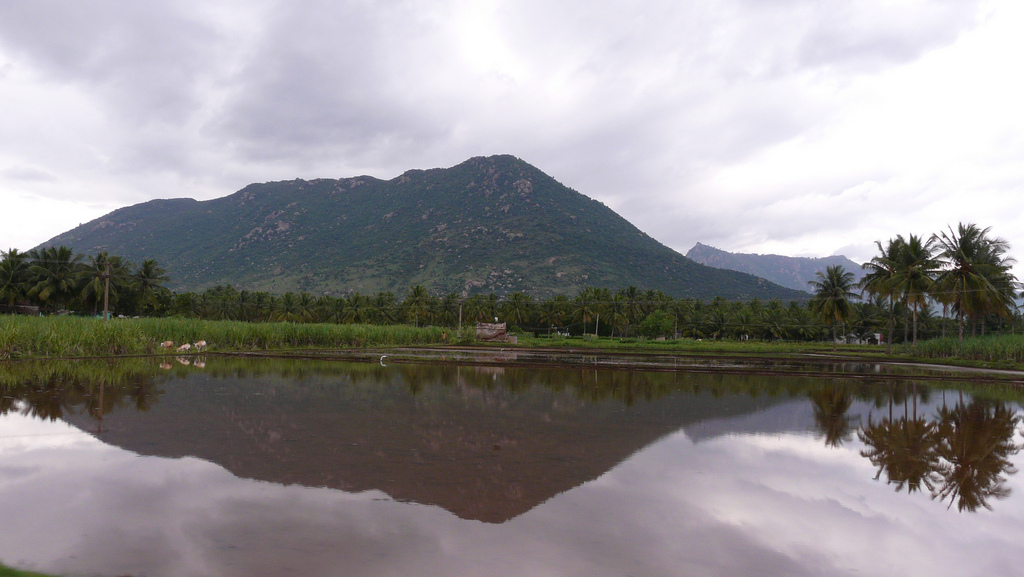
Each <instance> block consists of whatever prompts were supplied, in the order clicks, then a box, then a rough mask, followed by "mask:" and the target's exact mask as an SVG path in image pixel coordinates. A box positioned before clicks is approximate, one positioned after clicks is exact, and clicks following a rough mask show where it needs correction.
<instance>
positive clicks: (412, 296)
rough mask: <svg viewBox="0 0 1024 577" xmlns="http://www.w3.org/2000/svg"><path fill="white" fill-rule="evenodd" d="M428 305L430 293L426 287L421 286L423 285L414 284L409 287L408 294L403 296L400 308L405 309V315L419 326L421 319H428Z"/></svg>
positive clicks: (429, 311)
mask: <svg viewBox="0 0 1024 577" xmlns="http://www.w3.org/2000/svg"><path fill="white" fill-rule="evenodd" d="M430 305H431V299H430V293H428V292H427V289H425V288H423V285H416V286H414V287H412V288H411V289H409V294H407V295H406V296H405V302H403V303H402V308H403V309H405V315H406V317H407V318H410V319H412V321H413V324H415V325H416V326H419V325H420V322H421V321H422V322H427V321H429V319H430V314H431V310H430V309H431V306H430Z"/></svg>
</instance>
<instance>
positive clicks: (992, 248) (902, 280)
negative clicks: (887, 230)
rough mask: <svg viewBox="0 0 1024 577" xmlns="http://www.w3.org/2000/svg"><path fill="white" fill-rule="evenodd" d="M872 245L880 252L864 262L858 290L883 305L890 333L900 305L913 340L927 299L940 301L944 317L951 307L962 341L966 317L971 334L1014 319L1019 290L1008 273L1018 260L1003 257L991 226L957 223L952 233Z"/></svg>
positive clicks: (1002, 242)
mask: <svg viewBox="0 0 1024 577" xmlns="http://www.w3.org/2000/svg"><path fill="white" fill-rule="evenodd" d="M876 245H877V246H878V253H879V254H878V255H877V256H875V257H874V258H872V259H871V261H870V262H867V263H865V264H864V268H865V269H866V270H867V271H868V274H867V275H866V276H865V277H864V279H863V280H862V281H861V288H862V289H863V291H864V293H865V294H867V295H870V296H872V297H875V298H878V299H880V300H881V301H882V302H883V303H885V305H886V307H887V309H888V315H887V316H888V334H889V335H893V333H894V324H895V317H896V310H897V307H898V306H900V307H902V308H903V309H904V310H909V311H910V313H911V315H912V322H911V323H910V324H909V325H905V326H909V327H912V328H913V336H912V339H911V340H912V342H914V343H916V342H917V338H918V327H919V317H920V316H921V314H922V311H923V310H925V309H926V307H928V306H929V303H930V302H931V303H938V304H941V305H942V307H943V315H942V316H943V318H945V317H946V316H947V311H949V310H952V312H953V314H955V315H956V318H957V321H958V323H957V324H958V327H959V338H960V340H963V336H964V324H965V322H967V321H969V322H970V323H971V326H972V334H975V333H977V330H978V325H979V324H980V326H981V333H982V334H984V331H985V325H986V321H988V320H996V321H997V322H998V321H999V320H1000V319H1002V320H1009V319H1014V318H1015V315H1016V313H1017V305H1016V298H1017V296H1018V293H1019V291H1020V288H1021V285H1020V283H1019V282H1018V281H1017V278H1016V277H1015V276H1014V275H1013V273H1012V272H1011V267H1012V266H1013V264H1014V263H1015V262H1016V261H1015V260H1014V259H1013V258H1011V257H1009V256H1008V255H1007V251H1008V250H1009V244H1008V243H1007V242H1006V241H1005V240H1003V239H1002V238H999V237H993V236H991V234H990V229H988V228H984V229H983V228H980V227H978V226H977V225H975V224H963V223H961V224H959V225H958V226H957V229H956V230H955V231H954V230H953V228H952V227H950V228H949V230H948V232H947V231H943V232H940V233H938V234H933V235H931V236H930V237H929V238H928V239H927V240H925V239H924V238H922V237H919V236H917V235H913V234H911V235H910V236H909V237H907V238H903V236H902V235H898V236H897V237H896V238H894V239H889V241H888V242H886V243H885V244H884V245H883V244H882V243H881V242H876ZM944 327H945V325H944V324H943V328H944ZM892 340H893V339H892V338H891V337H890V338H889V339H887V341H888V342H890V343H891V342H892ZM904 340H907V338H906V335H904Z"/></svg>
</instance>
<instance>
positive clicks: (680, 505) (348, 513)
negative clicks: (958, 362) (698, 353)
mask: <svg viewBox="0 0 1024 577" xmlns="http://www.w3.org/2000/svg"><path fill="white" fill-rule="evenodd" d="M463 360H466V359H463ZM505 361H510V359H505ZM593 361H599V362H596V363H595V362H593ZM605 361H606V359H601V360H598V359H591V358H587V359H583V360H582V361H581V363H580V364H578V365H576V366H573V367H570V368H558V367H553V366H552V367H545V366H536V363H535V360H531V363H534V364H533V365H532V366H528V367H520V366H514V365H513V366H500V365H494V364H489V365H486V366H470V365H464V366H457V365H447V364H430V363H421V364H413V363H402V364H390V365H388V366H381V364H380V363H348V362H346V363H342V362H328V361H240V360H229V359H213V358H211V359H208V360H206V362H205V363H201V364H202V365H203V366H201V367H198V366H196V365H195V364H190V365H187V366H186V365H183V364H178V363H174V364H173V366H172V367H171V369H170V370H164V369H160V368H159V367H157V365H156V363H148V361H137V362H135V364H133V365H131V366H123V364H122V365H117V366H113V365H104V364H95V365H89V366H81V365H74V364H70V363H66V364H64V365H61V366H59V367H57V368H53V367H49V368H46V369H40V368H39V367H38V366H37V367H35V368H30V367H25V366H14V367H13V368H10V367H7V368H5V369H4V370H5V371H7V377H8V378H7V380H6V381H5V383H6V384H5V385H4V386H6V387H7V391H8V392H6V393H5V397H4V399H3V401H2V402H0V410H2V412H3V415H2V416H0V511H2V519H3V523H0V560H2V561H3V562H4V563H6V564H10V565H16V566H19V567H27V568H33V569H36V570H43V571H48V572H57V573H64V574H68V575H150V576H163V575H168V576H170V575H175V576H177V575H204V576H205V575H217V576H220V575H225V576H234V575H238V576H241V575H247V576H248V575H427V576H429V575H438V576H441V575H444V576H460V575H488V576H495V575H496V576H501V575H509V576H511V575H581V576H582V575H586V576H603V575H635V576H660V575H701V576H708V575H711V576H714V575H722V576H726V575H729V576H747V575H749V576H754V575H757V576H762V575H787V576H800V575H837V574H838V575H846V574H861V575H893V576H914V575H945V576H949V575H986V576H1002V575H1007V576H1009V575H1017V574H1019V568H1020V567H1021V566H1022V562H1024V548H1022V546H1021V543H1024V487H1022V486H1021V483H1022V480H1021V475H1020V474H1018V473H1017V470H1018V469H1020V468H1021V466H1022V463H1021V454H1020V453H1018V452H1017V450H1018V449H1019V448H1020V447H1021V446H1022V444H1024V439H1022V437H1021V433H1020V429H1021V422H1020V419H1021V409H1020V405H1019V403H1018V402H1017V401H1016V397H1017V396H1020V394H1019V393H1016V392H1014V391H1013V390H1012V389H1009V388H1007V387H1005V386H976V385H966V390H963V388H962V387H961V388H958V387H959V386H960V385H959V384H958V383H955V382H951V381H942V380H938V381H936V380H933V379H936V378H939V377H940V376H941V375H940V374H938V373H928V374H920V375H917V377H919V378H912V377H914V375H912V374H909V371H906V370H902V369H901V370H896V371H893V370H891V368H888V367H877V366H873V365H863V366H857V367H851V366H840V365H834V366H796V365H795V364H793V363H792V362H790V361H787V362H786V363H781V364H780V365H779V366H777V367H774V369H780V370H777V371H776V370H772V371H766V370H765V369H766V367H765V366H764V364H763V363H756V364H751V365H750V366H747V367H745V366H744V363H743V362H742V361H738V360H734V361H730V362H728V363H724V364H723V365H724V370H725V372H715V371H708V370H705V369H707V368H708V367H707V366H706V365H707V363H703V364H701V363H696V365H699V367H697V368H695V366H694V365H695V363H683V365H687V364H688V365H690V366H689V367H688V368H687V367H686V366H684V367H683V368H681V370H668V368H667V367H666V366H664V363H660V365H659V363H653V364H654V365H659V366H657V367H655V368H657V369H658V370H652V371H636V370H633V371H630V370H623V369H622V368H621V367H618V368H616V367H615V366H612V367H611V368H604V367H605V366H607V365H608V364H611V365H615V363H612V362H605ZM147 363H148V364H147ZM591 365H596V368H595V366H591ZM745 368H746V369H750V370H746V371H745ZM787 371H788V373H787ZM893 372H895V373H897V374H887V373H893ZM766 373H767V374H766ZM814 373H820V374H821V375H822V376H809V375H813V374H814ZM101 384H102V386H101Z"/></svg>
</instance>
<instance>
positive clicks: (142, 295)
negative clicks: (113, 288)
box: [130, 258, 171, 313]
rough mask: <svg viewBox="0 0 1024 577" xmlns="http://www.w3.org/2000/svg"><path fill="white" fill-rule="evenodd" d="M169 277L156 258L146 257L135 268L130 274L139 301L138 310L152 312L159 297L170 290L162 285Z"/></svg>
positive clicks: (133, 289)
mask: <svg viewBox="0 0 1024 577" xmlns="http://www.w3.org/2000/svg"><path fill="white" fill-rule="evenodd" d="M170 280H171V278H170V277H168V276H167V271H165V270H164V269H163V267H161V266H160V265H159V264H157V262H156V260H154V259H151V258H147V259H145V260H143V261H142V264H140V265H139V266H138V268H136V269H135V272H133V273H132V275H131V280H130V282H131V287H132V291H133V292H134V293H135V296H136V298H137V299H138V303H139V312H140V313H146V312H152V311H154V310H155V309H156V306H157V304H158V303H159V302H160V297H162V296H166V295H167V294H168V293H169V292H170V291H168V290H167V288H166V287H165V286H164V283H166V282H169V281H170Z"/></svg>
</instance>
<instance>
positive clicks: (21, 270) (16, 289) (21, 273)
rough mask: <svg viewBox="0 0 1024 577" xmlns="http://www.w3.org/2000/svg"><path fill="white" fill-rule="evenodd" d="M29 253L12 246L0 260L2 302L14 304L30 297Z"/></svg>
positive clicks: (0, 293)
mask: <svg viewBox="0 0 1024 577" xmlns="http://www.w3.org/2000/svg"><path fill="white" fill-rule="evenodd" d="M28 279H29V263H28V255H27V254H25V253H22V252H18V249H16V248H12V249H10V250H8V251H7V252H4V253H3V258H2V260H0V302H3V303H6V304H7V305H13V304H15V303H17V302H18V301H20V300H24V299H25V298H27V297H28V288H29V287H28Z"/></svg>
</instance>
